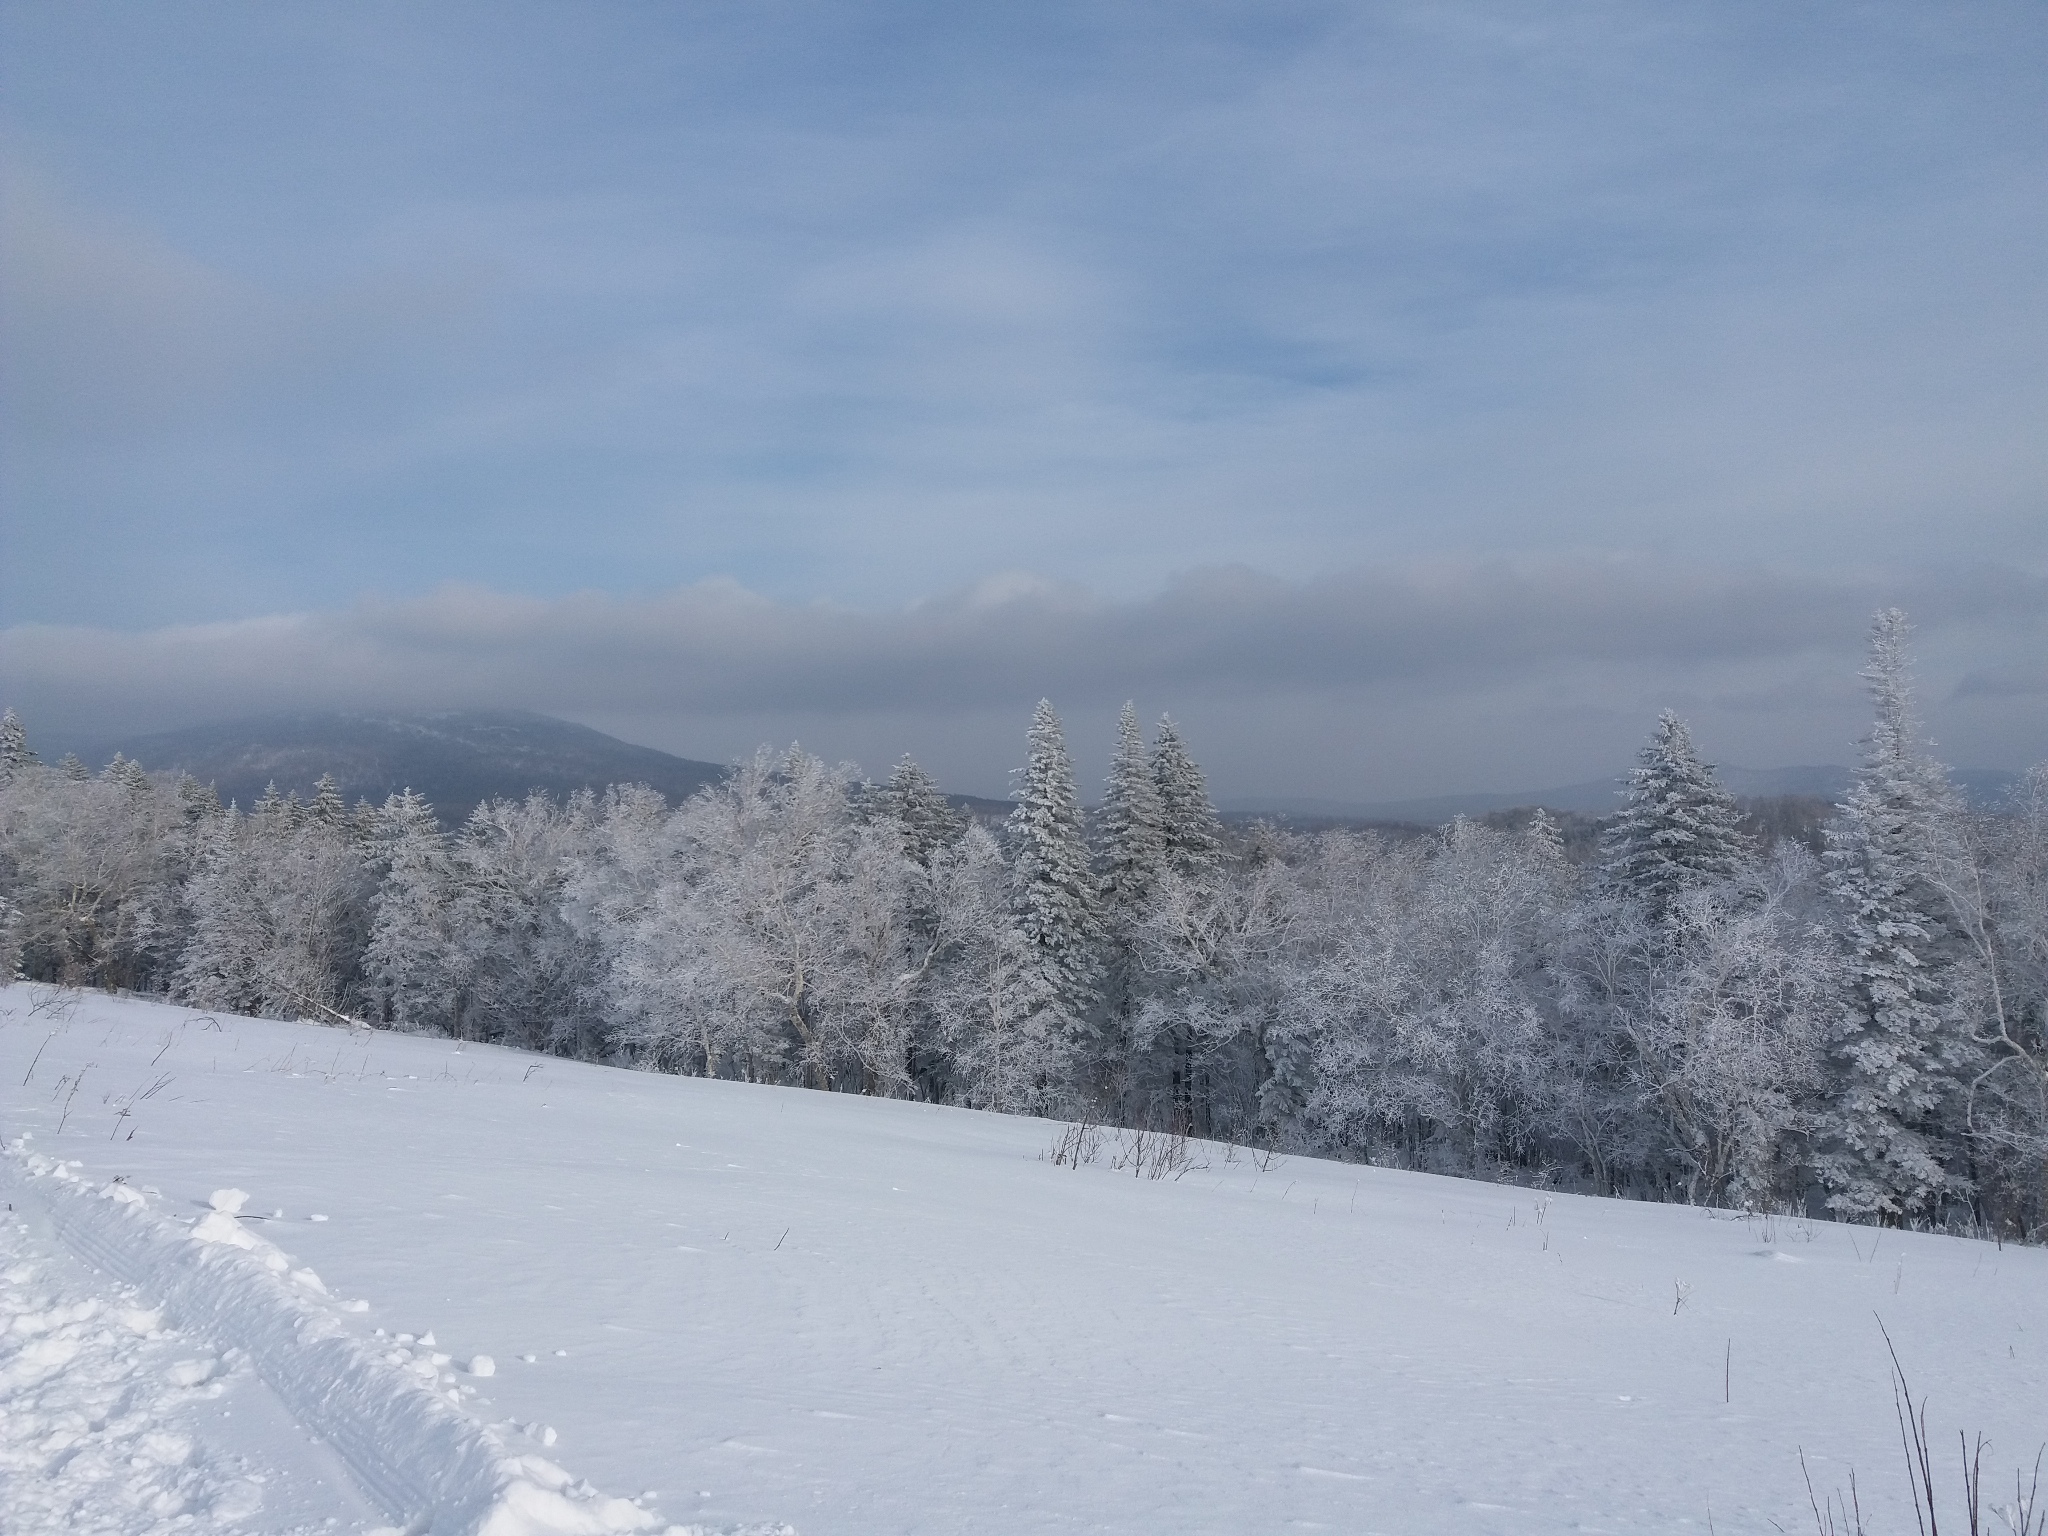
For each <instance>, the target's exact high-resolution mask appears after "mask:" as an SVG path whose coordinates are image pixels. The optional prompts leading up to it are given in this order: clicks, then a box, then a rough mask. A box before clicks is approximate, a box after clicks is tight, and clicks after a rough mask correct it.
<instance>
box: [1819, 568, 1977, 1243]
mask: <svg viewBox="0 0 2048 1536" xmlns="http://www.w3.org/2000/svg"><path fill="white" fill-rule="evenodd" d="M1909 632H1910V630H1909V626H1908V625H1907V623H1906V616H1905V615H1904V614H1903V613H1901V612H1900V611H1899V610H1898V609H1896V608H1887V609H1885V610H1883V611H1881V612H1880V613H1879V614H1878V615H1877V617H1876V619H1875V620H1874V621H1873V622H1872V624H1871V633H1870V664H1869V666H1867V667H1866V668H1865V669H1864V672H1863V676H1864V678H1865V680H1866V681H1867V682H1868V683H1869V684H1870V695H1871V700H1872V702H1873V703H1874V704H1875V705H1876V719H1875V721H1874V722H1873V724H1872V726H1871V730H1870V734H1869V735H1868V736H1867V737H1866V738H1864V744H1863V761H1862V763H1861V765H1860V766H1859V767H1858V768H1857V770H1856V779H1855V782H1854V783H1853V784H1852V785H1851V786H1850V789H1849V793H1848V795H1847V796H1846V798H1844V800H1843V801H1842V804H1841V805H1840V806H1839V807H1838V808H1837V809H1838V813H1839V814H1838V815H1837V817H1836V819H1835V820H1834V821H1833V822H1832V823H1830V824H1829V827H1828V852H1827V864H1828V874H1827V884H1828V889H1829V891H1830V893H1831V894H1832V895H1833V897H1834V898H1835V901H1836V903H1837V906H1838V909H1839V914H1840V917H1839V921H1840V930H1839V931H1840V942H1841V947H1842V951H1843V955H1842V958H1843V963H1844V966H1845V971H1846V988H1845V996H1844V997H1843V999H1842V1003H1843V1006H1842V1016H1841V1022H1840V1025H1839V1028H1838V1032H1837V1037H1836V1039H1835V1041H1834V1044H1833V1048H1832V1052H1831V1055H1832V1065H1833V1082H1832V1084H1831V1093H1830V1096H1829V1098H1830V1102H1829V1106H1828V1108H1827V1110H1826V1111H1825V1112H1824V1114H1823V1116H1822V1119H1821V1133H1822V1135H1821V1151H1820V1154H1819V1155H1818V1157H1817V1158H1816V1159H1815V1166H1816V1169H1817V1171H1818V1172H1819V1174H1820V1176H1821V1179H1822V1180H1823V1182H1825V1183H1826V1185H1827V1187H1828V1189H1829V1190H1830V1194H1829V1196H1828V1204H1829V1206H1830V1207H1831V1208H1833V1209H1834V1210H1836V1211H1838V1212H1840V1213H1841V1214H1842V1215H1844V1216H1847V1217H1850V1218H1855V1219H1863V1220H1875V1221H1880V1222H1883V1223H1885V1224H1887V1225H1900V1224H1903V1223H1904V1222H1906V1221H1908V1220H1912V1219H1915V1218H1926V1217H1929V1216H1933V1215H1935V1214H1937V1213H1938V1212H1939V1211H1940V1209H1941V1207H1942V1205H1943V1203H1944V1202H1945V1201H1946V1200H1947V1199H1948V1198H1949V1197H1951V1196H1952V1195H1956V1194H1961V1193H1964V1192H1966V1190H1967V1187H1968V1180H1967V1177H1966V1175H1965V1172H1964V1169H1963V1164H1962V1158H1961V1148H1960V1146H1959V1145H1958V1136H1957V1132H1958V1131H1959V1129H1960V1118H1961V1115H1962V1112H1963V1100H1964V1085H1965V1082H1966V1080H1967V1074H1968V1071H1969V1066H1970V1058H1971V1052H1972V1044H1971V1041H1970V1039H1969V1037H1968V1034H1967V1032H1966V1031H1965V1030H1963V1029H1961V1028H1958V1027H1957V1021H1956V1020H1954V1019H1953V1018H1952V1017H1951V1009H1950V1008H1949V1006H1948V1003H1949V998H1948V992H1947V988H1946V986H1945V984H1944V977H1943V970H1944V968H1945V963H1946V962H1947V960H1948V959H1949V954H1948V949H1949V946H1948V944H1947V942H1946V940H1947V935H1946V934H1945V933H1944V930H1943V926H1942V923H1941V921H1940V919H1939V916H1938V913H1939V911H1940V901H1941V898H1940V895H1939V893H1938V892H1937V891H1936V889H1935V888H1934V886H1933V883H1932V881H1931V879H1930V875H1931V873H1932V871H1933V870H1934V868H1935V867H1936V865H1937V864H1938V862H1939V861H1940V860H1941V858H1942V856H1943V844H1944V842H1945V841H1946V840H1947V839H1948V838H1950V837H1951V836H1952V833H1953V824H1954V822H1955V820H1956V818H1957V817H1958V815H1959V814H1960V805H1959V802H1958V800H1957V796H1956V793H1955V790H1954V789H1953V787H1952V786H1951V785H1950V784H1949V782H1948V779H1947V776H1946V775H1945V774H1944V773H1943V772H1942V770H1941V768H1940V766H1939V765H1938V764H1936V763H1935V762H1934V761H1933V759H1932V758H1930V757H1928V756H1927V754H1926V753H1925V751H1924V750H1923V749H1922V748H1923V743H1922V741H1921V737H1920V725H1919V721H1918V718H1917V715H1916V713H1915V710H1914V707H1913V688H1912V679H1911V672H1910V668H1909V662H1908V657H1907V652H1906V638H1907V635H1908V633H1909Z"/></svg>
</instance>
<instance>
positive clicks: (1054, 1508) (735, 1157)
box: [0, 986, 2048, 1536]
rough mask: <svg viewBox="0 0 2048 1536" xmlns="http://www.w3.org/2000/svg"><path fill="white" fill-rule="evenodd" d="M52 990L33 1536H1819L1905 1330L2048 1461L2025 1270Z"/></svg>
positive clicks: (34, 1267) (24, 1400)
mask: <svg viewBox="0 0 2048 1536" xmlns="http://www.w3.org/2000/svg"><path fill="white" fill-rule="evenodd" d="M74 999H75V1004H74V1005H72V1006H68V1007H67V1006H66V1005H63V1004H56V1005H54V1006H44V1007H42V1008H41V1009H40V1010H38V1009H37V1007H36V1004H37V1003H38V1002H42V1003H45V1004H50V1003H51V1002H52V995H51V994H48V993H45V992H42V991H39V990H33V989H30V988H26V987H20V986H16V987H12V988H8V989H5V990H4V991H0V1010H4V1012H5V1017H4V1018H0V1114H4V1120H0V1129H4V1134H5V1137H6V1140H7V1142H8V1145H9V1151H8V1153H7V1155H6V1156H5V1157H4V1158H0V1196H4V1198H5V1200H6V1201H7V1203H8V1205H9V1207H10V1210H11V1213H12V1214H11V1215H8V1216H6V1217H5V1218H4V1219H0V1327H4V1333H0V1478H4V1479H5V1481H4V1484H0V1516H4V1518H0V1526H4V1528H5V1529H6V1530H7V1531H8V1532H10V1533H16V1536H28V1533H31V1532H41V1531H93V1530H105V1531H112V1532H121V1533H136V1532H143V1531H158V1530H162V1531H176V1530H197V1531H216V1530H217V1531H251V1532H254V1531H283V1530H307V1531H321V1532H325V1531H359V1530H365V1529H373V1528H376V1527H379V1526H389V1527H395V1528H410V1529H413V1530H416V1531H420V1530H425V1529H428V1523H429V1522H430V1524H431V1529H432V1531H433V1532H435V1533H436V1536H444V1533H454V1532H459V1531H465V1530H486V1531H489V1532H490V1533H491V1536H514V1533H531V1532H557V1531H582V1532H592V1533H594V1532H602V1531H609V1530H628V1529H635V1528H644V1529H649V1530H659V1529H662V1528H663V1527H664V1526H667V1525H677V1526H682V1527H685V1528H689V1527H703V1528H705V1529H708V1530H730V1529H733V1528H747V1527H751V1528H755V1529H766V1530H774V1529H777V1528H778V1527H780V1526H782V1525H784V1524H787V1525H788V1526H792V1527H794V1528H795V1529H796V1530H798V1531H800V1532H802V1533H804V1536H825V1533H841V1532H844V1533H867V1532H931V1533H942V1532H945V1533H950V1532H973V1531H990V1532H1032V1533H1036V1532H1055V1531H1077V1532H1080V1531H1090V1532H1172V1533H1180V1532H1218V1533H1224V1532H1227V1533H1232V1536H1237V1533H1246V1532H1263V1531H1285V1530H1291V1529H1302V1530H1319V1529H1320V1530H1332V1531H1341V1532H1371V1531H1384V1532H1404V1533H1405V1532H1495V1531H1498V1532H1543V1531H1639V1532H1649V1531H1657V1532H1668V1531H1678V1530H1688V1529H1692V1530H1699V1531H1702V1532H1704V1531H1707V1530H1709V1528H1710V1525H1709V1519H1710V1516H1711V1529H1712V1530H1714V1531H1715V1532H1742V1531H1757V1532H1766V1531H1771V1530H1774V1529H1779V1528H1782V1529H1785V1530H1791V1531H1797V1530H1801V1529H1806V1530H1811V1529H1812V1528H1813V1524H1814V1516H1813V1513H1812V1511H1811V1510H1810V1509H1809V1507H1808V1495H1807V1490H1806V1485H1805V1483H1804V1481H1803V1480H1802V1475H1801V1469H1800V1459H1799V1457H1800V1451H1801V1449H1802V1448H1803V1449H1804V1452H1805V1456H1806V1461H1807V1464H1808V1466H1809V1467H1810V1468H1811V1469H1812V1472H1813V1478H1814V1483H1815V1485H1816V1487H1817V1489H1818V1491H1819V1492H1820V1493H1821V1494H1822V1495H1823V1496H1825V1495H1826V1494H1827V1493H1829V1492H1830V1491H1831V1490H1833V1489H1836V1488H1844V1489H1846V1487H1847V1486H1848V1482H1849V1477H1850V1471H1851V1468H1854V1469H1855V1473H1856V1478H1857V1486H1858V1489H1859V1492H1860V1496H1861V1502H1862V1506H1863V1509H1864V1513H1865V1517H1866V1521H1867V1523H1868V1529H1869V1530H1870V1531H1871V1532H1872V1533H1873V1536H1875V1533H1878V1532H1896V1531H1901V1530H1911V1529H1913V1517H1912V1514H1911V1510H1910V1506H1909V1505H1908V1504H1907V1503H1906V1481H1905V1477H1904V1473H1903V1470H1902V1466H1901V1461H1900V1456H1899V1449H1898V1426H1897V1423H1896V1421H1895V1419H1894V1414H1893V1405H1892V1397H1891V1392H1890V1388H1889V1386H1888V1383H1887V1371H1888V1360H1887V1357H1886V1354H1885V1349H1884V1341H1883V1339H1882V1337H1881V1336H1880V1333H1879V1329H1878V1319H1879V1318H1880V1317H1881V1318H1882V1319H1883V1322H1884V1325H1885V1326H1886V1327H1887V1328H1888V1329H1889V1330H1890V1333H1891V1336H1892V1338H1893V1339H1894V1340H1895V1341H1896V1342H1897V1344H1898V1346H1899V1350H1900V1354H1901V1357H1902V1359H1903V1360H1904V1362H1905V1366H1906V1369H1907V1371H1908V1373H1909V1375H1910V1376H1911V1378H1912V1382H1913V1386H1914V1388H1915V1390H1916V1391H1924V1392H1925V1393H1927V1394H1928V1396H1929V1397H1930V1399H1931V1406H1930V1409H1929V1415H1928V1423H1929V1428H1930V1430H1932V1431H1933V1432H1934V1438H1935V1442H1936V1446H1937V1450H1938V1452H1939V1453H1940V1456H1941V1458H1942V1459H1941V1460H1939V1461H1938V1462H1937V1475H1938V1476H1939V1477H1941V1478H1943V1479H1944V1480H1945V1481H1946V1482H1947V1484H1948V1485H1949V1487H1950V1489H1951V1491H1953V1489H1954V1485H1955V1483H1956V1470H1955V1466H1956V1463H1955V1450H1954V1446H1955V1443H1956V1441H1955V1437H1956V1432H1957V1431H1958V1430H1962V1431H1967V1432H1969V1433H1970V1434H1971V1435H1973V1436H1974V1435H1975V1434H1977V1433H1978V1432H1982V1433H1983V1434H1985V1435H1986V1436H1988V1437H1989V1439H1990V1442H1991V1449H1990V1451H1989V1452H1988V1453H1987V1455H1986V1457H1985V1463H1986V1467H1987V1470H1988V1471H1989V1472H1991V1473H1992V1476H1991V1478H1990V1479H1989V1480H1990V1481H1992V1482H1993V1483H1995V1484H1996V1485H1997V1487H1998V1489H1999V1491H2000V1493H2001V1494H2002V1495H2003V1496H2004V1497H2005V1498H2007V1499H2009V1498H2010V1488H2011V1482H2010V1478H2011V1473H2012V1470H2013V1468H2015V1467H2016V1466H2019V1465H2022V1464H2026V1465H2031V1463H2032V1461H2033V1457H2034V1453H2035V1451H2036V1449H2037V1447H2038V1446H2039V1445H2040V1444H2041V1442H2042V1441H2043V1440H2044V1439H2048V1253H2044V1252H2043V1251H2041V1250H2038V1249H2015V1248H2010V1247H2008V1248H2005V1249H2003V1250H2001V1249H1999V1248H1997V1247H1994V1246H1993V1245H1991V1244H1989V1243H1982V1242H1971V1241H1963V1240H1959V1239H1953V1238H1943V1237H1930V1236H1920V1235H1913V1234H1900V1233H1885V1234H1882V1235H1880V1234H1878V1233H1876V1232H1874V1231H1872V1230H1870V1229H1864V1228H1848V1227H1838V1226H1834V1225H1830V1224H1827V1223H1808V1222H1804V1221H1796V1220H1786V1219H1772V1220H1760V1219H1742V1218H1739V1217H1734V1216H1731V1215H1730V1214H1728V1213H1716V1212H1708V1211H1702V1210H1694V1209H1684V1208H1677V1207H1661V1206H1646V1205H1636V1204H1627V1203H1622V1202H1614V1201H1599V1200H1591V1199H1583V1198H1575V1197H1570V1196H1558V1197H1555V1198H1548V1199H1546V1198H1544V1197H1542V1196H1539V1195H1536V1194H1532V1193H1531V1192H1529V1191H1526V1190H1519V1189H1513V1188H1504V1187H1498V1186H1491V1185H1484V1184H1473V1183H1466V1182H1461V1181H1456V1180H1449V1179H1440V1178H1432V1177H1427V1176H1423V1175H1417V1174H1405V1173H1396V1172H1389V1171H1385V1170H1379V1169H1370V1168H1358V1167H1353V1166H1349V1165H1344V1164H1337V1163H1326V1162H1318V1161H1314V1160H1310V1159H1305V1158H1298V1157H1290V1158H1284V1159H1280V1160H1276V1161H1272V1162H1270V1163H1268V1164H1267V1165H1266V1166H1263V1167H1262V1166H1260V1163H1259V1161H1257V1160H1253V1159H1250V1158H1247V1157H1246V1156H1245V1155H1243V1154H1235V1155H1231V1154H1227V1153H1226V1151H1225V1149H1223V1148H1207V1149H1197V1150H1198V1156H1197V1158H1196V1162H1195V1164H1194V1165H1193V1166H1191V1167H1189V1168H1188V1169H1186V1170H1185V1171H1184V1172H1183V1173H1182V1174H1181V1176H1179V1177H1178V1178H1172V1177H1169V1178H1165V1179H1159V1180H1153V1179H1146V1178H1137V1177H1134V1176H1133V1175H1132V1173H1131V1171H1130V1170H1128V1169H1124V1170H1118V1169H1115V1168H1113V1167H1112V1166H1111V1162H1112V1160H1113V1158H1114V1155H1115V1152H1116V1148H1115V1145H1114V1143H1113V1142H1111V1141H1108V1140H1105V1142H1104V1144H1103V1146H1102V1148H1101V1154H1102V1155H1101V1156H1100V1158H1099V1159H1098V1160H1097V1161H1096V1162H1095V1163H1093V1164H1091V1165H1088V1166H1084V1167H1081V1168H1079V1169H1073V1168H1067V1167H1060V1166H1056V1165H1055V1164H1054V1163H1053V1162H1052V1161H1050V1160H1049V1159H1048V1158H1047V1157H1046V1156H1045V1154H1046V1153H1047V1151H1048V1148H1049V1147H1050V1145H1051V1144H1052V1142H1053V1140H1054V1136H1055V1133H1056V1131H1057V1129H1058V1128H1057V1127H1055V1126H1052V1125H1049V1124H1048V1123H1046V1122H1043V1121H1035V1120H1023V1119H1011V1118H1003V1117H998V1116H992V1115H984V1114H977V1113H973V1112H970V1111H964V1110H951V1109H938V1108H933V1107H930V1106H925V1105H915V1104H903V1103H891V1102H879V1101H874V1100H865V1099H855V1098H850V1097H841V1096H832V1095H825V1094H816V1093H807V1092H803V1091H800V1090H791V1089H780V1088H760V1087H752V1086H747V1085H741V1084H735V1083H722V1082H705V1081H699V1080H695V1079H687V1078H665V1077H658V1076H652V1075H647V1074H639V1073H630V1072H623V1071H616V1070H611V1069H607V1068H603V1067H596V1066H590V1065H583V1064H577V1063H572V1062H565V1061H557V1060H551V1059H544V1058H537V1057H532V1056H526V1055H522V1054H519V1053H516V1052H511V1051H503V1050H496V1049H491V1048H488V1047H482V1046H476V1045H468V1046H461V1045H456V1044H454V1043H451V1042H449V1041H445V1040H434V1039H423V1038H416V1037H403V1036H392V1035H383V1034H377V1035H371V1034H366V1033H353V1034H352V1033H350V1032H349V1031H346V1030H339V1029H329V1028H322V1027H317V1026H313V1025H306V1024H280V1023H271V1022H264V1021H256V1020H249V1019H239V1018H233V1017H227V1016H218V1017H216V1016H211V1015H205V1014H198V1013H195V1012H193V1011H192V1010H190V1009H186V1008H180V1007H172V1006H168V1005H162V1004H154V1003H146V1002H140V1001H133V1000H122V999H114V998H107V997H100V996H96V995H92V994H87V995H85V996H83V997H82V998H78V997H76V995H75V994H74ZM116 1180H118V1181H120V1182H119V1183H118V1184H116V1183H115V1182H114V1181H116ZM237 1191H238V1192H241V1193H242V1194H243V1195H245V1196H246V1199H245V1200H238V1199H237V1198H236V1195H235V1194H234V1193H232V1192H237ZM216 1192H221V1193H220V1194H219V1195H218V1197H217V1196H216ZM365 1303H367V1305H364V1304H365ZM479 1357H487V1358H483V1359H480V1358H479ZM562 1469H566V1470H562ZM1992 1528H1993V1529H1998V1528H1999V1527H1998V1526H1997V1524H1996V1522H1995V1520H1994V1522H1993V1526H1992Z"/></svg>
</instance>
